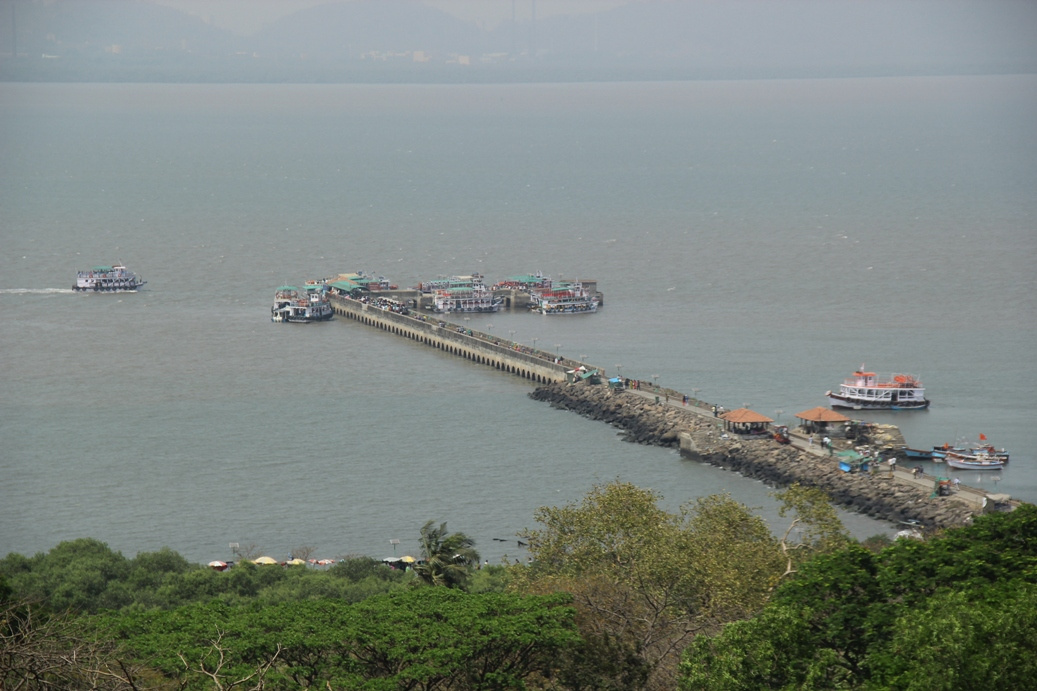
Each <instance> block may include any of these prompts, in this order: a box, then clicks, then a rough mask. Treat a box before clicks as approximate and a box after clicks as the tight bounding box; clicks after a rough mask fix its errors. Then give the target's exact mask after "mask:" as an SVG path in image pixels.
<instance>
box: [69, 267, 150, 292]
mask: <svg viewBox="0 0 1037 691" xmlns="http://www.w3.org/2000/svg"><path fill="white" fill-rule="evenodd" d="M145 283H147V281H145V280H144V279H142V278H141V277H140V276H138V275H137V274H135V273H133V272H132V271H130V270H129V269H127V268H126V267H125V266H123V265H122V264H116V265H115V266H95V267H94V268H93V269H90V270H89V271H78V272H76V283H75V285H73V286H72V290H74V291H76V292H78V293H85V292H88V291H89V292H95V293H126V292H133V291H135V290H137V289H138V288H140V287H141V286H142V285H144V284H145Z"/></svg>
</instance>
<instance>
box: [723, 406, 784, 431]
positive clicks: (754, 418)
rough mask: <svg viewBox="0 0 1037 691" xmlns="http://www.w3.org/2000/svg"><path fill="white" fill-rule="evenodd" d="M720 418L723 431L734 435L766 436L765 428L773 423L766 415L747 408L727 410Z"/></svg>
mask: <svg viewBox="0 0 1037 691" xmlns="http://www.w3.org/2000/svg"><path fill="white" fill-rule="evenodd" d="M720 418H721V419H722V420H723V421H724V430H726V431H728V432H734V433H735V434H767V433H768V431H767V428H768V427H769V426H770V424H771V423H772V422H774V420H772V419H771V418H769V417H767V416H766V415H760V414H759V413H757V412H756V411H754V410H749V409H748V408H739V409H738V410H729V411H728V412H726V413H724V414H723V415H721V416H720Z"/></svg>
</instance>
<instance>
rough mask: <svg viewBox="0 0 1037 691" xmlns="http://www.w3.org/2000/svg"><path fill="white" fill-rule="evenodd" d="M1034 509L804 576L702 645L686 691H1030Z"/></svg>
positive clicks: (836, 555)
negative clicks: (759, 690)
mask: <svg viewBox="0 0 1037 691" xmlns="http://www.w3.org/2000/svg"><path fill="white" fill-rule="evenodd" d="M1035 559H1037V507H1035V506H1033V505H1024V506H1022V507H1019V508H1018V509H1016V510H1015V511H1013V512H1012V513H1008V514H994V515H988V516H982V517H979V518H977V519H976V522H975V525H973V526H969V527H966V528H961V529H957V530H954V531H950V532H948V533H946V534H945V535H943V536H940V537H938V538H934V539H931V540H929V541H927V542H919V541H915V540H899V541H897V542H896V543H895V544H894V545H892V546H891V547H888V548H886V549H885V550H883V551H882V552H880V553H878V554H874V553H872V552H870V551H868V550H866V549H865V548H863V547H861V546H853V547H850V548H847V549H844V550H842V551H838V552H833V553H829V554H824V555H821V556H818V557H815V558H814V559H812V560H811V561H809V562H806V563H804V564H802V566H801V568H800V570H799V572H798V573H797V574H795V576H794V577H793V578H791V579H790V580H788V581H786V582H785V583H784V584H783V585H782V586H781V588H780V589H779V590H778V591H777V592H776V593H775V595H774V598H773V600H772V601H771V603H770V604H769V605H768V606H767V607H766V608H765V609H764V610H763V612H762V613H761V614H759V615H758V616H756V617H754V618H753V619H751V620H749V621H744V622H739V623H736V624H731V625H728V626H727V627H725V629H724V630H723V632H722V633H721V634H719V635H717V636H715V637H700V638H699V639H697V640H696V641H695V642H694V644H693V645H692V646H691V647H689V649H688V650H687V651H686V653H685V655H684V660H683V662H682V664H681V685H682V688H685V689H738V688H797V689H830V688H862V689H887V688H897V689H948V690H950V689H966V688H1011V689H1014V688H1029V687H1030V686H1031V685H1032V680H1033V679H1034V678H1037V655H1035V654H1034V651H1035V650H1037V570H1035V568H1034V564H1035V563H1037V562H1035Z"/></svg>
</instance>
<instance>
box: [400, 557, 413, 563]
mask: <svg viewBox="0 0 1037 691" xmlns="http://www.w3.org/2000/svg"><path fill="white" fill-rule="evenodd" d="M400 561H405V562H407V563H408V564H413V563H414V562H415V561H416V560H415V559H414V557H400Z"/></svg>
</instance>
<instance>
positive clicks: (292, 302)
mask: <svg viewBox="0 0 1037 691" xmlns="http://www.w3.org/2000/svg"><path fill="white" fill-rule="evenodd" d="M333 314H334V310H332V308H331V301H330V300H329V299H328V295H327V293H326V292H324V290H323V289H318V288H317V286H314V287H313V289H307V291H306V292H305V293H300V292H299V289H298V288H296V287H295V286H281V287H280V288H278V289H277V292H275V293H274V305H273V307H271V308H270V321H272V322H278V323H284V322H291V323H295V324H306V323H309V322H318V321H327V320H329V319H331V317H332V315H333Z"/></svg>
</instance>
